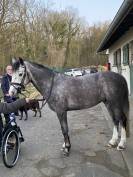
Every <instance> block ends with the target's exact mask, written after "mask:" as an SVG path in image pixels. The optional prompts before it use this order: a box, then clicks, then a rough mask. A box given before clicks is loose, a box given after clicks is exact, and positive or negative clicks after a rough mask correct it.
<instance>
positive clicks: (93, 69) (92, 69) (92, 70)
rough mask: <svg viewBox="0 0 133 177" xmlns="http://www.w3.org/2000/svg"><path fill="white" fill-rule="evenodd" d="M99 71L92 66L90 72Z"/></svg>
mask: <svg viewBox="0 0 133 177" xmlns="http://www.w3.org/2000/svg"><path fill="white" fill-rule="evenodd" d="M97 72H98V70H97V68H90V73H97Z"/></svg>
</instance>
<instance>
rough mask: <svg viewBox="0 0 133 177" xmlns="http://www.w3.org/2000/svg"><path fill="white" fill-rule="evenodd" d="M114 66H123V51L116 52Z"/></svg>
mask: <svg viewBox="0 0 133 177" xmlns="http://www.w3.org/2000/svg"><path fill="white" fill-rule="evenodd" d="M114 66H121V49H118V50H117V51H115V52H114Z"/></svg>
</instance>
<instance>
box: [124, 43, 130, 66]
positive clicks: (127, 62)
mask: <svg viewBox="0 0 133 177" xmlns="http://www.w3.org/2000/svg"><path fill="white" fill-rule="evenodd" d="M123 64H124V65H128V64H129V44H126V45H125V46H124V47H123Z"/></svg>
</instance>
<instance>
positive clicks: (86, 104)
mask: <svg viewBox="0 0 133 177" xmlns="http://www.w3.org/2000/svg"><path fill="white" fill-rule="evenodd" d="M98 103H100V100H99V96H98V95H97V96H96V95H95V97H94V96H90V97H88V96H86V97H83V96H81V95H80V96H78V97H76V98H75V97H70V98H68V108H69V109H73V110H74V109H75V110H76V109H85V108H90V107H92V106H95V105H97V104H98Z"/></svg>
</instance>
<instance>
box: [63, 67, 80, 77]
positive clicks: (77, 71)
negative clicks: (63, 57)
mask: <svg viewBox="0 0 133 177" xmlns="http://www.w3.org/2000/svg"><path fill="white" fill-rule="evenodd" d="M65 74H66V75H69V76H74V77H77V76H82V71H81V70H80V69H78V68H73V69H68V70H66V71H65Z"/></svg>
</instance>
